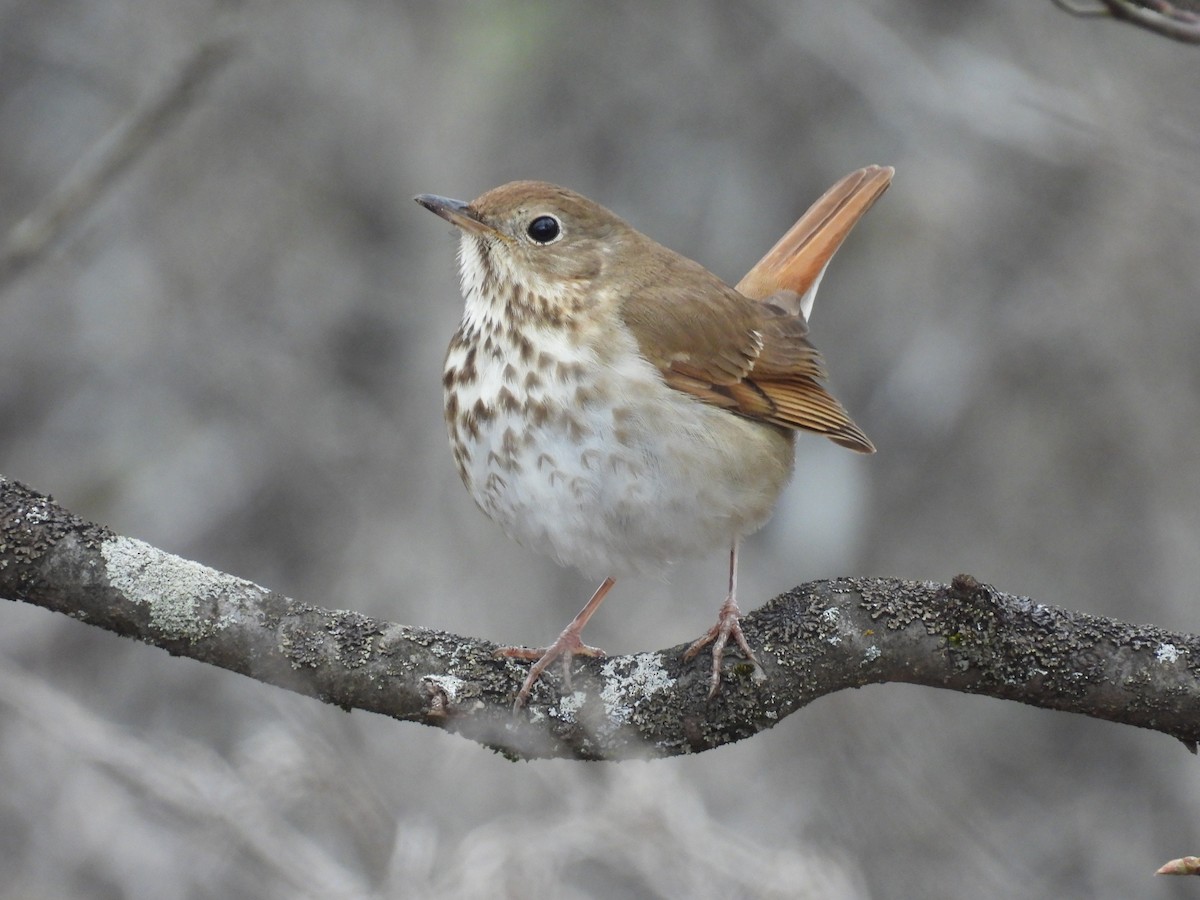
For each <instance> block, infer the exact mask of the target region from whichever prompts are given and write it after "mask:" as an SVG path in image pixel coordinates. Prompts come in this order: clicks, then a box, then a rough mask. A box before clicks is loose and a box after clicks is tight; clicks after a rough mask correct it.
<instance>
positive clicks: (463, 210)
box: [413, 194, 499, 235]
mask: <svg viewBox="0 0 1200 900" xmlns="http://www.w3.org/2000/svg"><path fill="white" fill-rule="evenodd" d="M413 199H414V200H416V201H417V202H418V203H420V204H421V205H422V206H423V207H425V208H426V209H427V210H429V211H430V212H431V213H435V214H437V215H439V216H441V217H442V218H443V219H445V220H446V221H447V222H449V223H450V224H451V225H456V226H458V227H459V228H461V229H462V230H463V231H471V232H474V233H475V234H491V235H496V234H499V232H497V231H496V229H495V228H493V227H492V226H491V225H488V224H487V223H486V222H484V221H483V220H482V219H480V218H479V214H478V213H477V212H475V210H473V209H471V205H470V204H469V203H463V201H461V200H451V199H450V198H449V197H438V196H437V195H436V194H419V195H418V196H416V197H413Z"/></svg>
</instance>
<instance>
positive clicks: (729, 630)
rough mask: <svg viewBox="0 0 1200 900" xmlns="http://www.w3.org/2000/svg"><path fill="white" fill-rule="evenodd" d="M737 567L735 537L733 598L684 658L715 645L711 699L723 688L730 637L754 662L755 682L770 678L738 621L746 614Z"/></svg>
mask: <svg viewBox="0 0 1200 900" xmlns="http://www.w3.org/2000/svg"><path fill="white" fill-rule="evenodd" d="M737 564H738V541H737V539H736V538H735V539H734V541H733V547H732V548H731V549H730V551H729V595H728V596H727V597H726V598H725V602H724V603H722V604H721V609H720V610H719V611H718V612H717V624H716V625H714V626H713V627H712V628H710V629H708V631H707V632H705V633H704V634H703V635H702V636H701V637H700V639H699V640H697V641H695V642H694V643H693V644H692V645H691V646H690V647H688V648H687V650H685V651H684V654H683V659H684V661H685V662H686V661H687V660H690V659H692V658H693V657H694V656H695V655H696V654H697V653H699V652H700V651H701V650H703V649H704V648H705V647H707V646H708V645H709V644H712V645H713V648H712V659H713V665H712V677H711V678H710V679H709V686H708V696H709V698H710V699H711V698H713V697H715V696H716V695H717V691H718V690H720V688H721V661H722V659H723V658H724V656H725V645H726V644H728V643H729V639H730V638H733V642H734V643H735V644H737V646H738V649H739V650H741V651H742V654H743V655H744V656H745V657H746V659H748V660H750V662H752V663H754V677H755V680H756V681H757V680H761V679H763V678H765V677H766V676H765V675H764V674H763V670H762V666H761V665H759V663H758V657H757V656H755V655H754V651H753V650H751V649H750V645H749V644H748V643H747V642H746V635H744V634H743V633H742V626H741V624H740V623H739V622H738V620H739V619H740V618H741V617H742V611H741V609H739V608H738V603H737Z"/></svg>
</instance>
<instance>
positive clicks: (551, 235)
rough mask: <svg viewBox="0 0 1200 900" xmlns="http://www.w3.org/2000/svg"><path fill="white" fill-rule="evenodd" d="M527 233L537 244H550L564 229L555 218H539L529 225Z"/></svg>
mask: <svg viewBox="0 0 1200 900" xmlns="http://www.w3.org/2000/svg"><path fill="white" fill-rule="evenodd" d="M525 233H526V234H527V235H529V238H530V240H532V241H533V242H534V243H535V244H549V243H550V242H551V241H553V240H555V239H556V238H557V237H558V236H559V235H560V234H561V233H562V228H561V227H560V226H559V224H558V219H556V218H554V216H538V217H537V218H536V219H534V220H533V221H532V222H530V223H529V227H528V228H526V229H525Z"/></svg>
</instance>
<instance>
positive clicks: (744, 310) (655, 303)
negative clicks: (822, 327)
mask: <svg viewBox="0 0 1200 900" xmlns="http://www.w3.org/2000/svg"><path fill="white" fill-rule="evenodd" d="M856 176H860V177H859V178H857V180H856ZM890 178H891V170H890V169H878V168H877V167H872V168H871V169H863V170H860V172H858V173H855V174H854V175H851V176H847V178H844V179H842V181H840V182H838V184H837V185H835V186H834V187H833V188H831V189H830V190H829V191H828V192H827V193H826V194H825V196H824V197H822V198H821V200H819V201H817V203H816V204H815V205H814V206H813V207H812V209H810V210H809V211H808V212H807V213H805V215H804V216H803V217H802V218H801V219H800V221H799V222H797V223H796V225H795V226H793V227H792V229H791V230H790V231H789V232H788V234H787V235H785V236H784V238H783V239H782V240H781V241H780V242H779V243H778V244H776V246H775V248H774V249H772V251H771V252H770V253H768V254H767V255H766V256H765V257H763V259H762V260H761V261H760V262H759V263H758V265H756V266H755V267H754V269H752V270H751V271H750V274H749V275H747V276H746V278H745V279H743V280H742V282H741V283H740V284H739V287H741V286H742V285H746V284H747V282H749V290H754V291H760V290H766V288H767V287H768V286H771V290H769V291H767V292H766V293H765V294H761V295H759V296H756V297H754V298H753V299H752V298H751V297H750V296H747V295H746V294H745V293H744V292H741V291H740V290H734V289H733V288H730V287H729V286H728V285H726V284H725V283H724V282H722V281H721V280H720V279H718V278H717V277H716V276H715V275H712V274H711V273H709V272H708V271H707V270H705V269H703V268H702V267H701V266H699V265H697V264H696V263H694V262H692V261H691V260H688V259H685V258H684V257H682V256H679V255H678V254H675V253H672V252H671V251H669V250H667V249H666V248H664V247H660V246H659V245H657V244H653V243H652V242H649V243H650V244H651V247H649V248H647V252H650V253H652V254H653V255H654V256H656V257H657V259H656V260H655V263H656V265H655V266H654V267H655V268H656V269H658V271H660V272H661V273H662V275H663V276H664V277H663V278H662V279H661V280H659V279H655V285H654V286H653V287H652V288H646V289H644V290H637V291H634V292H633V293H632V294H631V295H630V296H627V297H626V298H625V300H624V302H623V304H622V309H621V313H622V317H623V319H624V321H625V323H626V325H628V326H629V328H630V330H631V331H632V332H633V335H634V337H635V338H636V340H637V342H638V346H639V349H640V350H641V351H642V354H643V355H644V356H646V358H647V359H649V360H650V361H651V362H652V363H654V364H655V365H656V366H658V368H659V369H660V370H661V371H662V373H663V378H664V379H665V380H666V382H667V384H669V385H671V387H673V388H675V389H676V390H679V391H683V392H684V393H687V394H691V395H692V396H694V397H697V398H698V399H700V400H703V401H705V402H706V403H711V404H713V405H714V406H719V407H721V408H723V409H728V410H730V411H731V412H735V413H738V414H739V415H743V416H746V417H748V418H752V419H758V420H760V421H764V422H770V423H772V424H774V425H779V426H782V427H784V428H800V429H804V430H806V431H813V432H816V433H817V434H823V435H825V436H826V437H828V438H829V439H830V440H833V441H835V442H836V443H838V444H841V445H842V446H843V447H849V448H850V449H851V450H857V451H859V452H860V453H873V452H874V451H875V447H874V446H873V445H872V444H871V441H870V440H869V439H868V438H867V436H866V435H865V434H864V433H863V432H862V429H860V428H859V427H858V426H857V425H855V424H854V422H853V421H851V419H850V417H849V416H848V415H847V414H846V411H845V410H844V409H843V408H842V405H841V404H840V403H838V401H837V400H836V399H835V398H834V397H833V396H832V395H831V394H830V393H829V392H828V391H826V390H825V388H824V386H823V385H822V384H821V380H822V379H824V378H825V374H826V373H825V367H824V365H823V363H822V361H821V355H820V353H818V352H817V350H816V348H814V347H813V346H812V344H810V343H809V341H808V325H807V323H806V322H805V320H804V319H803V318H801V317H800V316H799V315H796V314H795V313H796V312H797V311H798V302H799V301H798V298H800V297H802V296H803V295H808V297H811V295H812V292H813V291H814V290H815V288H816V284H817V282H819V281H820V276H821V273H822V272H823V271H824V268H825V265H826V264H827V263H828V261H829V258H830V257H831V256H832V255H833V253H834V251H835V250H836V249H837V247H838V245H840V244H841V241H842V240H843V239H844V238H845V236H846V234H847V233H848V232H849V230H850V228H851V227H852V226H853V224H854V222H856V221H857V220H858V219H859V218H860V217H861V216H862V214H863V213H864V212H866V210H867V208H868V207H869V206H870V205H871V203H872V202H873V201H874V199H875V197H878V196H879V194H880V193H882V192H883V189H884V188H886V187H887V183H888V180H890ZM867 196H869V199H867V200H865V202H864V201H863V200H862V198H863V197H867ZM831 198H832V199H831ZM856 198H858V199H857V200H856ZM825 229H832V232H831V233H830V234H826V231H825ZM781 248H784V249H781ZM812 254H815V255H816V256H817V257H819V264H810V263H809V262H808V257H809V256H810V255H812ZM664 286H665V287H664ZM810 304H811V300H810Z"/></svg>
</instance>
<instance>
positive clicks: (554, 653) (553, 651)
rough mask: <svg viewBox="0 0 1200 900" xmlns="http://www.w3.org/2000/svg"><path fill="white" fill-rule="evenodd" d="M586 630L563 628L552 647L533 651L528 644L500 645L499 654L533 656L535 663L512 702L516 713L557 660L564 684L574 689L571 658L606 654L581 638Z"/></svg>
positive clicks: (522, 656)
mask: <svg viewBox="0 0 1200 900" xmlns="http://www.w3.org/2000/svg"><path fill="white" fill-rule="evenodd" d="M572 624H574V623H572ZM582 630H583V629H582V628H580V629H573V628H572V627H571V626H570V625H568V626H567V627H566V628H564V629H563V632H562V634H560V635H559V636H558V638H557V640H555V641H554V643H553V644H551V645H550V646H549V647H545V648H543V649H541V650H532V649H530V648H529V647H501V648H500V649H499V650H497V651H496V655H497V656H507V657H508V658H510V659H532V660H534V663H533V666H531V667H530V669H529V674H528V675H526V676H525V681H524V682H523V683H522V684H521V690H519V691H517V700H516V702H515V703H513V712H516V711H517V710H519V709H520V708H521V707H523V706H524V705H525V704H526V703H527V702H529V693H530V691H532V690H533V686H534V685H535V684H537V680H538V679H539V678H541V677H542V673H543V672H545V671H546V669H547V668H548V667H549V666H550V664H551V663H553V662H554V661H555V660H556V659H561V660H562V672H563V686H564V687H565V688H566V689H567V690H570V689H571V660H572V659H574V658H575V657H576V656H591V657H599V656H604V655H605V654H604V651H603V650H601V649H600V648H599V647H589V646H588V645H587V644H585V643H584V642H583V641H582V640H580V637H579V633H580V632H581V631H582Z"/></svg>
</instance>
